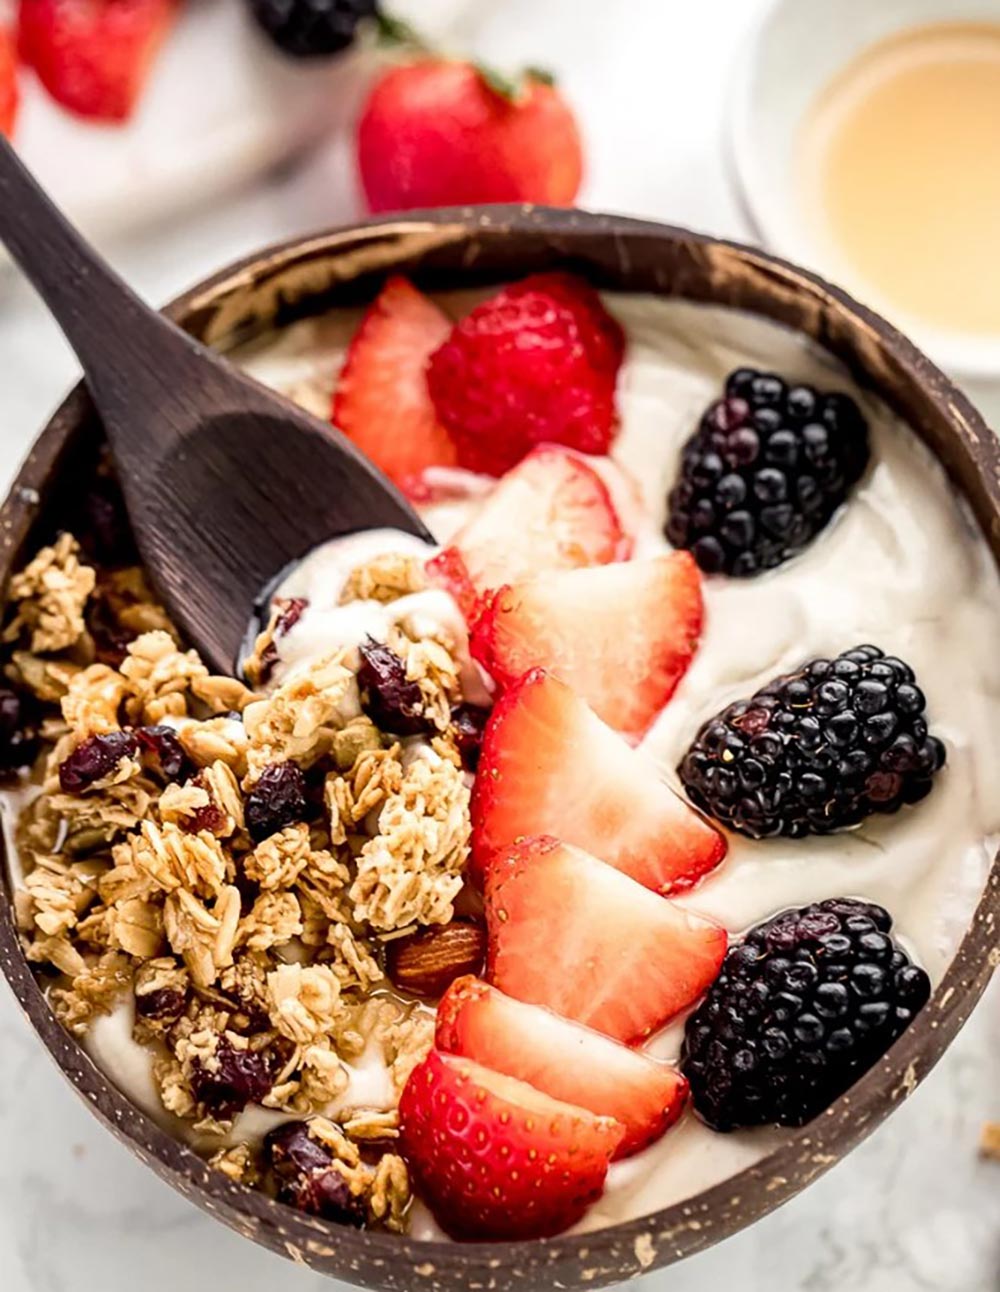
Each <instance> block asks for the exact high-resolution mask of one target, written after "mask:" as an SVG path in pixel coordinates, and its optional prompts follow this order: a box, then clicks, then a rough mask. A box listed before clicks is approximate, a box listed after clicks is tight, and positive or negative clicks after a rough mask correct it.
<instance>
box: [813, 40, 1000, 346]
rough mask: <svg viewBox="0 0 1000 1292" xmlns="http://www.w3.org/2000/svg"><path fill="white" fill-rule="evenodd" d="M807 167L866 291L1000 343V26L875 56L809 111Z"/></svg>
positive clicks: (838, 243)
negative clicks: (996, 339)
mask: <svg viewBox="0 0 1000 1292" xmlns="http://www.w3.org/2000/svg"><path fill="white" fill-rule="evenodd" d="M800 165H801V174H802V176H803V178H804V181H805V194H806V202H807V210H808V212H809V214H810V216H811V217H812V218H814V219H816V220H817V221H818V223H819V224H820V226H821V227H822V229H823V236H824V238H825V240H826V241H827V242H828V243H829V244H830V245H829V251H830V252H831V253H832V255H833V256H834V257H836V259H837V260H838V262H840V265H841V272H842V275H843V276H844V277H845V278H849V279H850V280H851V281H852V282H853V283H854V284H855V286H856V290H862V291H864V290H865V289H867V291H868V294H869V295H870V296H877V297H878V298H879V301H880V304H882V306H883V308H887V309H889V310H890V311H892V312H895V313H898V314H905V315H907V316H909V317H910V318H912V319H915V320H919V321H920V322H922V323H923V324H925V325H930V326H932V327H934V328H936V329H938V330H941V331H948V332H961V333H966V334H970V333H971V334H978V335H979V336H991V335H993V334H996V335H997V336H1000V24H992V23H973V22H967V23H936V24H932V25H928V26H921V27H914V28H910V29H908V30H905V31H903V32H900V33H898V34H896V35H894V36H892V37H889V38H888V39H886V40H883V41H880V42H879V43H877V44H875V45H872V46H870V47H869V48H868V49H866V50H865V51H863V52H862V53H861V54H860V55H859V56H858V57H857V58H856V59H855V60H854V61H853V62H852V63H851V64H849V65H848V66H847V67H846V68H845V69H844V70H843V71H841V72H840V73H839V74H838V75H837V76H836V77H835V79H834V80H833V81H832V82H831V83H830V84H829V85H828V86H827V87H826V89H825V90H824V91H823V93H822V94H821V95H820V96H819V99H818V100H817V102H816V104H815V106H814V108H813V110H812V111H811V112H810V113H809V114H808V116H807V118H806V120H805V122H804V124H803V130H802V136H801V139H800Z"/></svg>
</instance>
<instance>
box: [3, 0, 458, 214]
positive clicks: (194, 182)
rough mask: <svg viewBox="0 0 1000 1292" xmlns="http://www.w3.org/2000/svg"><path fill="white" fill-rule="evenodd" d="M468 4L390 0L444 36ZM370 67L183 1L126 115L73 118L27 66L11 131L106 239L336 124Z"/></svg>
mask: <svg viewBox="0 0 1000 1292" xmlns="http://www.w3.org/2000/svg"><path fill="white" fill-rule="evenodd" d="M4 2H5V0H0V9H3V6H4ZM7 3H9V0H7ZM468 7H469V0H403V2H402V3H400V2H399V0H397V3H396V4H394V5H393V12H394V13H400V14H401V15H402V16H405V17H408V18H410V19H411V20H413V21H414V22H419V24H420V28H421V30H422V31H427V32H428V33H429V34H430V35H431V36H432V38H442V37H444V38H447V34H448V32H449V30H450V28H451V26H452V24H453V23H454V22H455V21H456V20H457V19H458V17H459V16H460V15H461V14H462V13H463V11H465V10H466V9H468ZM371 67H372V59H371V57H370V55H369V54H368V53H367V51H365V50H363V49H356V50H353V51H350V52H348V53H346V54H343V55H341V56H340V57H338V58H334V59H331V60H324V61H322V62H320V63H311V62H309V61H308V60H305V61H301V60H298V61H297V60H294V59H290V58H286V57H283V56H282V55H281V54H280V53H279V52H277V51H276V50H274V49H273V48H272V47H271V46H270V44H269V42H268V41H267V39H266V37H264V36H263V35H262V34H261V33H260V32H259V31H258V30H257V29H256V27H255V26H254V24H253V22H252V20H251V19H250V18H249V17H248V15H247V13H246V6H245V4H244V0H188V3H187V5H186V7H185V11H184V13H183V14H182V16H181V18H180V20H179V21H178V23H177V26H176V28H175V29H174V30H173V31H172V32H171V34H170V36H169V38H168V40H167V42H166V43H165V45H164V47H163V49H162V51H161V52H160V55H159V57H158V59H157V61H156V64H155V67H154V69H153V73H152V75H151V77H150V80H149V83H148V84H147V86H146V88H145V92H144V94H143V96H142V99H141V101H140V103H139V106H138V109H137V111H136V115H135V116H134V117H133V119H132V120H131V121H130V122H128V124H127V125H124V126H101V125H93V124H91V123H89V122H85V121H80V120H78V119H76V118H74V117H73V116H71V115H70V114H69V113H66V112H64V111H62V110H61V109H60V108H59V106H58V105H57V104H55V103H54V102H53V101H52V100H51V99H50V98H49V97H48V95H47V94H46V93H45V91H44V90H43V89H42V87H41V86H40V85H39V83H38V82H37V81H36V80H35V78H34V77H33V76H32V75H31V74H30V72H27V71H25V72H24V73H23V74H22V78H21V81H22V103H21V114H20V117H19V120H18V123H17V128H16V131H15V137H14V142H15V144H16V145H17V148H18V150H19V151H20V153H21V155H22V156H23V158H24V160H25V161H26V162H27V163H28V165H29V166H30V167H31V168H32V170H33V171H34V173H35V174H36V175H37V176H38V178H39V179H40V180H41V182H42V183H43V184H44V185H45V186H46V188H47V189H48V190H49V192H50V193H51V194H52V196H53V197H54V198H55V199H56V201H57V202H59V203H60V204H61V205H62V206H63V208H64V210H65V211H66V212H67V214H68V215H69V216H70V217H71V218H72V219H73V220H74V221H76V222H77V223H78V224H79V225H80V226H81V227H82V228H83V229H84V230H85V232H87V233H88V234H89V235H90V236H91V237H93V238H96V239H104V238H107V237H109V236H112V235H115V234H118V233H122V232H125V231H129V230H132V229H135V228H138V227H140V226H142V225H144V224H149V223H150V222H151V221H153V220H160V219H166V218H169V217H170V216H172V215H175V214H177V213H178V212H180V211H182V210H183V209H185V208H189V207H191V206H193V205H194V204H196V203H202V202H206V201H208V200H210V199H211V198H214V197H217V196H218V195H219V194H220V193H221V192H223V191H225V190H227V189H231V188H233V187H235V186H236V185H238V184H241V183H243V182H245V181H246V180H248V179H249V178H251V177H252V176H254V175H256V174H258V173H260V172H261V171H264V170H267V169H269V168H271V167H273V166H276V165H279V164H281V163H282V162H284V161H286V160H287V159H289V158H290V157H292V156H293V155H294V154H296V153H297V152H299V151H301V150H302V149H303V148H305V147H307V146H309V145H310V144H312V143H315V142H317V141H318V140H319V139H321V138H326V137H328V136H329V135H330V134H331V133H333V132H335V131H337V130H340V129H343V128H344V127H345V126H346V125H347V124H349V123H350V121H351V120H352V119H353V115H354V113H355V111H356V109H357V105H358V101H359V96H360V94H361V92H362V90H363V88H364V85H365V84H366V82H367V79H368V76H369V75H370V71H371Z"/></svg>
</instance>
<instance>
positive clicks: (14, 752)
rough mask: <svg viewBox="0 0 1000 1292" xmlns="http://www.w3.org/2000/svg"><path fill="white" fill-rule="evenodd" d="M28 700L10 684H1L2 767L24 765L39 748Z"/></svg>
mask: <svg viewBox="0 0 1000 1292" xmlns="http://www.w3.org/2000/svg"><path fill="white" fill-rule="evenodd" d="M30 708H31V705H30V702H27V701H26V700H25V699H24V698H22V697H21V696H20V695H18V693H17V692H16V691H12V690H11V688H10V687H9V686H0V767H5V768H11V767H24V766H25V765H26V764H27V763H30V762H31V760H32V759H33V758H34V756H35V751H36V749H37V743H38V742H37V732H36V730H35V727H34V715H33V714H31V713H29V709H30Z"/></svg>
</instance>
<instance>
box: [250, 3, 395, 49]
mask: <svg viewBox="0 0 1000 1292" xmlns="http://www.w3.org/2000/svg"><path fill="white" fill-rule="evenodd" d="M249 4H250V12H251V13H252V14H253V16H254V18H256V20H257V22H258V24H259V25H260V26H261V27H262V28H263V29H264V31H265V32H266V33H267V35H268V36H269V37H270V38H271V40H272V41H273V42H274V44H275V45H277V46H278V48H279V49H282V50H284V52H285V53H286V54H291V55H292V56H293V57H294V58H321V57H323V56H324V55H327V54H338V53H340V51H341V50H343V49H347V48H348V46H349V45H351V44H353V42H354V35H355V32H356V30H357V26H358V23H359V22H361V20H362V19H363V18H373V17H374V16H375V14H376V13H377V11H378V5H377V3H376V0H249Z"/></svg>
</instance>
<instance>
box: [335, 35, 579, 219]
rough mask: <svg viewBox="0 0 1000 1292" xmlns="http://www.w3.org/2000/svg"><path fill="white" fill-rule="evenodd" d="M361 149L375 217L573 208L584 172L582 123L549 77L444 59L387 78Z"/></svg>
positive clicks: (364, 123) (369, 114) (361, 135)
mask: <svg viewBox="0 0 1000 1292" xmlns="http://www.w3.org/2000/svg"><path fill="white" fill-rule="evenodd" d="M357 150H358V167H359V170H360V173H361V182H362V185H363V186H364V191H365V196H366V197H367V199H368V205H369V207H370V209H371V210H372V211H390V210H405V209H407V208H412V207H421V206H451V205H460V204H462V203H467V202H538V203H544V204H546V205H549V206H571V205H572V203H573V201H574V199H575V198H576V195H577V193H578V191H579V188H580V180H581V177H582V174H583V153H582V148H581V143H580V134H579V131H578V129H577V124H576V120H575V118H574V116H573V113H572V111H571V109H570V108H569V107H568V105H567V103H566V101H565V99H564V98H563V97H562V95H561V94H560V92H559V90H558V89H556V88H555V86H553V85H552V84H551V82H550V80H549V78H548V77H546V76H543V75H542V74H541V73H536V72H527V73H525V74H524V76H523V77H521V78H520V79H519V80H518V81H517V82H512V83H507V82H504V81H500V80H499V79H498V78H496V77H494V76H492V75H491V74H489V73H486V72H484V71H483V70H482V69H480V68H478V67H475V66H473V65H472V64H471V63H464V62H458V61H451V60H448V59H443V58H433V57H427V58H420V59H418V60H416V61H414V62H410V63H405V64H403V65H401V66H399V67H394V68H392V69H391V70H390V71H388V72H386V73H385V75H384V76H383V77H382V79H381V80H380V81H379V82H378V83H377V84H376V86H375V88H374V89H373V90H372V92H371V94H370V96H369V99H368V102H367V104H366V105H365V108H364V111H363V113H362V116H361V121H360V123H359V126H358V135H357Z"/></svg>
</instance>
